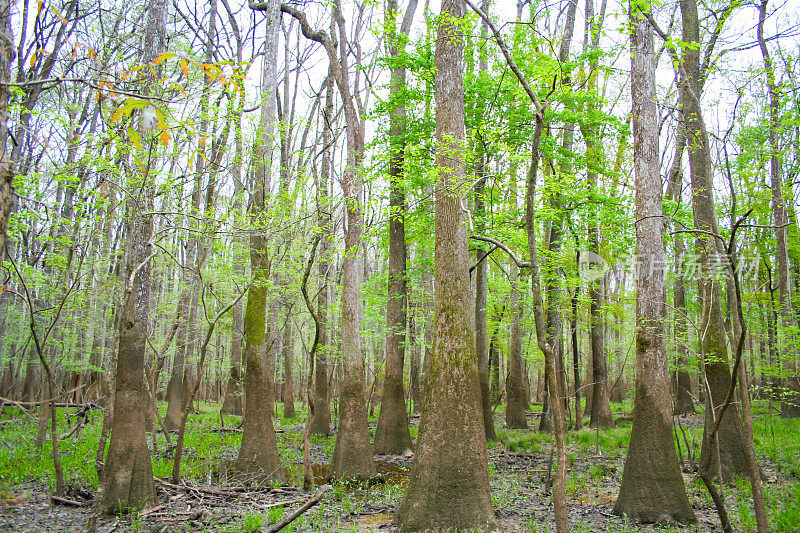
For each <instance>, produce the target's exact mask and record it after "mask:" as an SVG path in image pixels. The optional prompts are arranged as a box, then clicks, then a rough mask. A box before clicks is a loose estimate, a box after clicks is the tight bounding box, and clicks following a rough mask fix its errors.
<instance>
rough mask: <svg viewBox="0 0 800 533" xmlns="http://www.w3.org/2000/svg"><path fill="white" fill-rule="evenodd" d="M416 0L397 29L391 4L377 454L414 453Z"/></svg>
mask: <svg viewBox="0 0 800 533" xmlns="http://www.w3.org/2000/svg"><path fill="white" fill-rule="evenodd" d="M416 8H417V0H409V3H408V6H407V7H406V13H405V15H404V16H403V21H402V25H401V26H400V28H399V30H400V31H399V32H398V31H397V27H396V26H397V22H396V19H397V16H398V12H397V11H398V9H397V0H388V2H387V4H386V22H387V30H388V35H387V48H388V52H389V57H390V58H392V60H393V61H394V62H396V64H393V66H392V69H391V72H390V80H389V99H390V100H392V99H393V100H394V102H393V104H394V107H393V109H392V111H391V115H390V117H389V121H390V125H389V136H390V140H389V143H390V146H391V155H390V160H389V186H390V190H389V299H388V301H387V304H386V365H385V378H384V380H383V391H382V395H381V412H380V415H379V417H378V425H377V427H376V429H375V453H403V452H405V451H407V450H410V449H411V445H412V444H411V433H410V432H409V429H408V416H407V415H406V404H405V390H404V387H403V364H404V361H405V339H406V329H407V320H406V315H407V313H406V310H407V309H406V308H407V305H408V296H407V291H406V255H407V248H406V230H405V212H406V199H405V186H404V184H403V165H404V163H405V145H406V140H405V134H406V125H405V122H406V109H405V104H404V103H403V99H404V98H405V95H404V94H403V93H404V92H405V88H406V67H405V66H404V65H403V64H402V58H401V54H402V53H403V52H405V43H406V40H407V39H408V33H409V32H410V31H411V23H412V22H413V20H414V12H415V11H416Z"/></svg>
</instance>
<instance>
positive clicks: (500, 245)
mask: <svg viewBox="0 0 800 533" xmlns="http://www.w3.org/2000/svg"><path fill="white" fill-rule="evenodd" d="M469 238H470V239H473V240H476V241H483V242H488V243H489V244H493V245H495V246H497V247H498V248H500V249H501V250H503V251H504V252H505V253H507V254H508V256H509V257H510V258H511V260H512V261H513V262H514V264H515V265H517V268H530V267H531V262H530V261H521V260H520V259H519V258H518V257H517V255H516V254H515V253H514V252H513V250H511V248H509V247H508V246H506V245H505V244H503V243H502V242H500V241H498V240H497V239H493V238H491V237H486V236H484V235H470V236H469Z"/></svg>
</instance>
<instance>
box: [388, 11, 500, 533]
mask: <svg viewBox="0 0 800 533" xmlns="http://www.w3.org/2000/svg"><path fill="white" fill-rule="evenodd" d="M464 9H465V6H464V2H463V0H445V1H444V2H443V3H442V15H441V17H440V19H439V27H438V35H437V40H436V55H435V66H436V74H435V86H436V141H437V146H438V150H437V155H436V167H437V168H438V169H439V172H438V173H437V174H438V175H437V182H436V244H435V279H436V296H435V319H434V325H433V327H434V334H433V337H434V339H433V349H432V350H431V357H430V360H429V361H426V394H425V404H424V407H423V411H422V419H421V420H420V434H419V439H418V442H417V455H416V457H415V459H414V465H413V467H412V469H411V477H410V479H409V482H408V490H407V491H406V495H405V498H404V499H403V501H402V503H401V504H400V507H399V508H398V511H397V516H396V520H397V524H398V526H399V528H400V530H401V531H424V530H431V531H432V530H446V529H456V528H457V529H459V530H468V529H469V530H475V531H487V530H489V531H493V530H494V529H496V527H497V525H496V524H497V523H496V520H495V517H494V512H493V510H492V502H491V498H490V497H489V463H488V459H487V454H486V435H485V431H484V424H483V415H482V412H481V399H480V379H479V376H478V361H477V358H476V356H475V331H474V325H473V319H472V317H471V316H470V314H471V312H472V302H471V300H472V291H471V290H470V283H469V271H468V269H469V250H468V246H467V227H466V224H465V220H464V214H463V212H462V202H463V197H462V196H461V195H459V194H458V193H457V192H456V191H458V190H460V189H461V188H462V187H463V186H464V179H465V172H464V171H465V169H464V162H463V161H464V137H465V130H464V85H463V78H462V72H463V66H464V63H463V56H462V54H463V46H464V44H463V39H464V35H463V33H462V30H461V27H462V26H461V22H462V21H463V19H464V17H465V13H464ZM465 465H469V468H465Z"/></svg>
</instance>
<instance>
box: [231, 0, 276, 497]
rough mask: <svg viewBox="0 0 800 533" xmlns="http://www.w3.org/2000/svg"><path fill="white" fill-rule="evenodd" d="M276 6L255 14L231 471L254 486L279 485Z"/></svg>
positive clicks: (268, 5)
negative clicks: (273, 240)
mask: <svg viewBox="0 0 800 533" xmlns="http://www.w3.org/2000/svg"><path fill="white" fill-rule="evenodd" d="M279 6H280V4H279V3H278V1H277V0H270V1H268V2H267V3H266V4H263V5H262V6H261V7H262V9H260V11H262V12H263V14H264V18H265V19H266V28H265V29H266V40H265V47H264V66H263V70H262V76H261V84H262V89H261V91H262V92H261V95H262V96H261V98H262V99H261V119H260V122H259V125H258V130H257V132H256V143H255V147H254V149H253V166H254V168H253V175H252V178H251V180H252V181H251V183H250V184H249V185H250V187H249V189H250V206H249V212H250V221H251V223H252V224H253V225H254V226H255V227H254V228H253V229H254V231H252V232H251V233H250V270H251V272H252V276H253V282H252V283H251V285H250V287H248V289H247V304H246V306H245V314H244V342H245V345H244V359H245V372H244V409H245V413H244V427H243V431H242V444H241V448H239V456H238V457H237V459H236V471H237V472H238V473H239V474H241V475H244V476H249V477H251V478H254V479H256V480H258V481H282V480H283V479H284V473H283V467H282V466H281V460H280V456H279V455H278V444H277V440H276V438H275V428H274V427H273V425H272V412H271V407H272V402H271V401H270V400H271V397H270V395H271V394H272V391H271V390H270V387H269V378H268V376H267V364H266V350H267V347H266V345H265V342H264V337H265V334H266V331H265V330H266V326H265V324H266V312H267V292H268V285H269V281H268V280H269V274H270V272H269V260H268V257H267V251H268V242H267V238H266V235H265V234H266V231H265V227H264V226H265V225H266V220H265V216H266V200H267V194H268V192H269V182H270V168H271V162H272V156H273V151H274V148H275V146H274V145H275V142H274V139H273V134H274V131H275V107H276V100H275V93H276V89H277V64H278V61H277V54H278V28H279V27H280V11H279Z"/></svg>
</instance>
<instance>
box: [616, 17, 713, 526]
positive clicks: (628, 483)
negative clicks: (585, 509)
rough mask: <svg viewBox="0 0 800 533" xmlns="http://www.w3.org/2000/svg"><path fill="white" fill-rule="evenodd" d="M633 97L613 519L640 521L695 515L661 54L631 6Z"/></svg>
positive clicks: (687, 519)
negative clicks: (625, 435) (679, 435)
mask: <svg viewBox="0 0 800 533" xmlns="http://www.w3.org/2000/svg"><path fill="white" fill-rule="evenodd" d="M631 25H632V26H633V32H632V33H631V51H632V56H631V99H632V101H633V113H632V114H633V132H634V145H633V162H634V163H633V164H634V172H635V179H636V221H637V222H636V250H637V254H638V261H637V265H638V267H639V268H638V271H637V278H636V289H637V292H636V394H635V398H634V407H633V430H632V432H631V442H630V446H629V447H628V455H627V457H626V458H625V469H624V470H623V474H622V485H621V486H620V491H619V497H618V498H617V502H616V503H615V504H614V514H616V515H626V516H628V517H630V518H632V519H634V520H636V521H639V522H647V523H650V522H656V521H659V520H663V517H664V516H666V517H669V518H671V519H673V520H675V521H676V522H678V523H681V524H687V523H693V522H696V521H697V519H696V518H695V516H694V512H693V511H692V507H691V505H690V504H689V499H688V498H687V497H686V487H685V486H684V484H683V477H682V475H681V471H680V465H679V464H678V456H677V454H676V453H675V441H674V439H673V434H672V413H671V405H670V389H669V365H668V364H667V354H666V344H665V340H664V317H665V316H666V286H665V284H664V268H663V264H664V243H663V237H662V232H663V227H664V219H663V217H662V207H661V179H660V174H659V161H658V116H657V110H656V91H655V68H656V65H655V52H654V45H653V32H652V29H651V28H650V25H649V23H648V22H647V20H645V18H644V17H642V16H641V14H640V13H639V9H638V8H636V7H633V6H632V7H631Z"/></svg>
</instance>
